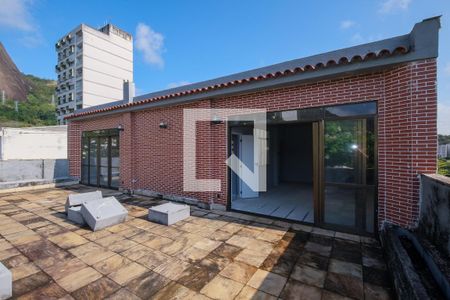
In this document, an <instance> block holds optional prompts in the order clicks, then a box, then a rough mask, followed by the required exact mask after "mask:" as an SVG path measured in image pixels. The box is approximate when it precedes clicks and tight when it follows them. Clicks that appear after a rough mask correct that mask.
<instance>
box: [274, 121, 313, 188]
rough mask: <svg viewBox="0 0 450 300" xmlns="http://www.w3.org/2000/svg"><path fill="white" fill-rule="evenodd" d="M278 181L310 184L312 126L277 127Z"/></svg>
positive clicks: (311, 173)
mask: <svg viewBox="0 0 450 300" xmlns="http://www.w3.org/2000/svg"><path fill="white" fill-rule="evenodd" d="M278 131H279V134H278V136H279V153H280V168H279V170H280V181H283V182H301V183H312V179H313V178H312V177H313V151H312V124H311V123H299V124H292V125H283V126H279V129H278Z"/></svg>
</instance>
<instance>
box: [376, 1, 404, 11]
mask: <svg viewBox="0 0 450 300" xmlns="http://www.w3.org/2000/svg"><path fill="white" fill-rule="evenodd" d="M410 4H411V0H384V1H383V3H381V7H380V10H379V11H378V12H379V13H382V14H388V13H391V12H395V11H399V10H407V9H408V8H409V5H410Z"/></svg>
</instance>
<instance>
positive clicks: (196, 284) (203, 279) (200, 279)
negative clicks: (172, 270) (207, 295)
mask: <svg viewBox="0 0 450 300" xmlns="http://www.w3.org/2000/svg"><path fill="white" fill-rule="evenodd" d="M218 273H219V270H214V269H212V268H208V267H207V266H203V265H191V266H190V267H189V268H187V269H186V270H184V271H183V273H182V274H181V275H180V278H178V280H177V281H178V283H180V284H182V285H184V286H186V287H188V288H190V289H191V290H194V291H197V292H199V291H200V290H201V289H202V288H203V287H204V286H205V285H206V284H207V283H208V282H209V281H210V280H211V279H213V278H214V277H215V276H216V275H217V274H218Z"/></svg>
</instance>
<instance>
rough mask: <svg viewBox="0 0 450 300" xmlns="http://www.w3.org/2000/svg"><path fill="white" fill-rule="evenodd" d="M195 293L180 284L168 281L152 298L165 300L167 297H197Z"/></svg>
mask: <svg viewBox="0 0 450 300" xmlns="http://www.w3.org/2000/svg"><path fill="white" fill-rule="evenodd" d="M197 296H198V295H197V293H196V292H194V291H192V290H190V289H188V288H187V287H184V286H182V285H181V284H178V283H176V282H174V281H172V282H170V283H169V284H168V285H166V286H165V287H164V288H162V289H161V290H159V291H158V292H157V293H156V294H155V295H154V296H153V297H152V299H154V300H167V299H180V300H181V299H198V297H197Z"/></svg>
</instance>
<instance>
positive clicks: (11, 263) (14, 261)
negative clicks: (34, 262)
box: [2, 254, 30, 269]
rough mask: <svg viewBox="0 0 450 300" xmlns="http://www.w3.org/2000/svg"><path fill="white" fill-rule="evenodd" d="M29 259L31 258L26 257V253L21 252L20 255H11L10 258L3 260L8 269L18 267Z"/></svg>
mask: <svg viewBox="0 0 450 300" xmlns="http://www.w3.org/2000/svg"><path fill="white" fill-rule="evenodd" d="M29 261H30V260H29V259H28V258H26V257H25V256H24V255H22V254H19V255H15V256H11V257H9V258H8V259H5V260H2V263H3V265H4V266H5V267H7V268H8V269H12V268H15V267H18V266H20V265H22V264H26V263H27V262H29Z"/></svg>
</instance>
